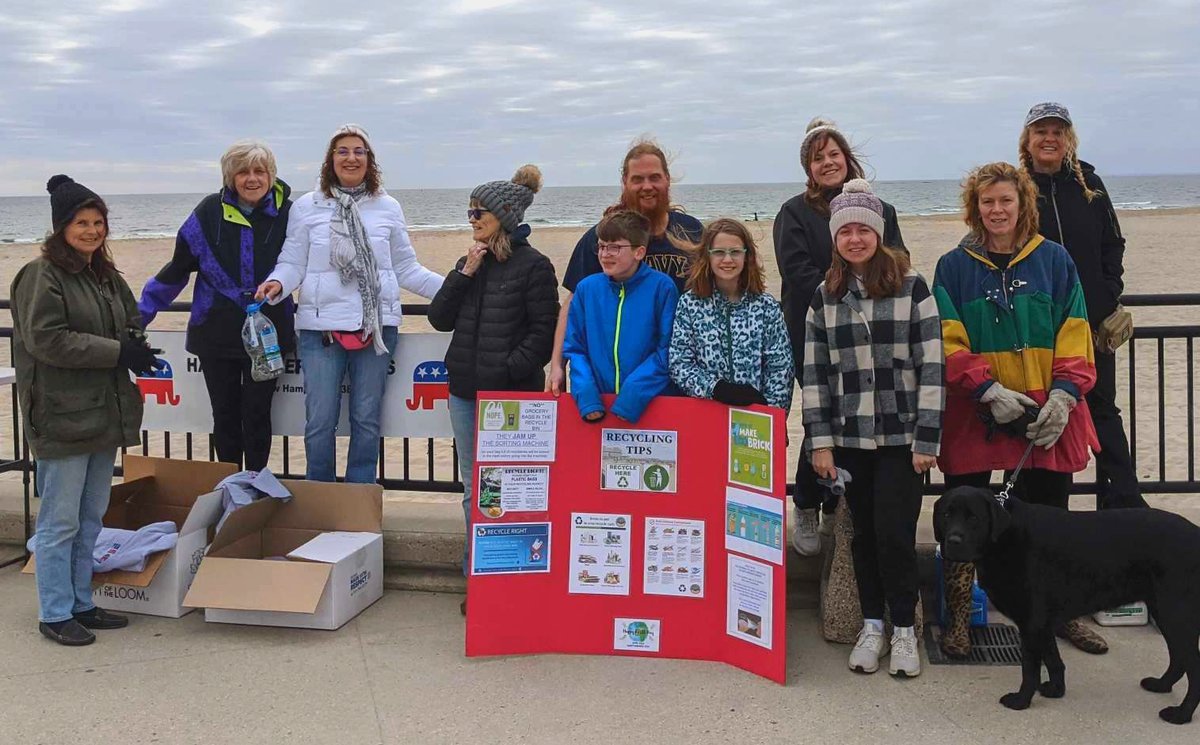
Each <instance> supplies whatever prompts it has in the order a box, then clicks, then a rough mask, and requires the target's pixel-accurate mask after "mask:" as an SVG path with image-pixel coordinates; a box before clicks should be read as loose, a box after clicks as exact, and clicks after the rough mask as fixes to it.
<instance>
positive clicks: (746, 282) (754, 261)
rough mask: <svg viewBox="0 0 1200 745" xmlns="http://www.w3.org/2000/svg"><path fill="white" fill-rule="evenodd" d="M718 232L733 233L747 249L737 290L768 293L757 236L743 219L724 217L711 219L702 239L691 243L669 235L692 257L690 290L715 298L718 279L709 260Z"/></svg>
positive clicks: (669, 237)
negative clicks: (714, 293) (756, 240)
mask: <svg viewBox="0 0 1200 745" xmlns="http://www.w3.org/2000/svg"><path fill="white" fill-rule="evenodd" d="M718 235H732V236H733V237H734V238H737V239H738V240H740V241H741V242H742V246H743V247H744V248H745V249H746V258H745V263H744V264H743V265H742V273H741V274H740V275H738V291H739V292H742V293H753V294H755V295H761V294H763V293H764V292H766V282H764V281H763V275H762V267H761V266H760V265H759V260H758V244H757V243H755V241H754V237H753V236H752V235H750V231H749V230H747V229H746V226H745V225H743V224H742V222H741V221H740V220H734V219H731V218H728V217H722V218H719V219H716V220H713V221H712V222H710V223H709V224H708V225H707V226H706V227H705V228H704V232H703V233H701V234H700V242H699V243H692V242H690V241H686V240H684V239H682V238H679V237H678V236H668V239H669V240H670V241H671V245H673V246H675V247H676V248H679V249H681V250H684V251H687V252H688V254H690V255H691V257H692V268H691V271H690V272H688V279H687V289H689V290H691V291H692V292H694V293H696V295H697V296H698V297H705V298H707V297H712V294H713V291H714V290H715V289H716V280H715V279H714V278H713V271H712V263H711V262H710V261H709V256H708V251H709V249H711V248H712V245H713V241H715V240H716V239H717V236H718Z"/></svg>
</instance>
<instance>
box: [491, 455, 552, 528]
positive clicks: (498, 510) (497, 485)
mask: <svg viewBox="0 0 1200 745" xmlns="http://www.w3.org/2000/svg"><path fill="white" fill-rule="evenodd" d="M475 483H477V484H478V485H479V491H478V494H479V511H480V512H482V513H483V514H484V515H487V516H488V517H501V516H502V515H504V513H506V512H545V511H546V510H547V509H548V506H549V503H550V466H481V467H480V468H479V472H478V479H477V481H476V482H475Z"/></svg>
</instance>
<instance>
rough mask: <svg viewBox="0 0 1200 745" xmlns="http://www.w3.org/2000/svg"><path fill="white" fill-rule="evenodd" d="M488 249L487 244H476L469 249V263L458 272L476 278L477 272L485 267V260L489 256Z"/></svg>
mask: <svg viewBox="0 0 1200 745" xmlns="http://www.w3.org/2000/svg"><path fill="white" fill-rule="evenodd" d="M487 252H488V247H487V244H486V243H476V244H475V245H474V246H471V247H470V248H468V249H467V261H466V263H465V264H463V268H462V269H459V270H458V271H459V272H461V273H463V274H465V275H467V276H468V277H473V276H475V272H477V271H478V270H479V267H480V266H482V265H483V258H484V257H485V256H487Z"/></svg>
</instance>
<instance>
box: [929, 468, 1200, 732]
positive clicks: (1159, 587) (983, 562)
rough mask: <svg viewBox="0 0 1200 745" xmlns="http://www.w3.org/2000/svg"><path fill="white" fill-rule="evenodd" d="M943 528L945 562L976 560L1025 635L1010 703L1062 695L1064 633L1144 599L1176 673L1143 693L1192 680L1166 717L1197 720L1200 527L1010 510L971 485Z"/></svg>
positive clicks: (1175, 519) (942, 518) (1156, 519)
mask: <svg viewBox="0 0 1200 745" xmlns="http://www.w3.org/2000/svg"><path fill="white" fill-rule="evenodd" d="M933 529H934V534H935V535H936V537H937V540H938V541H939V542H940V543H941V544H942V556H944V557H945V558H946V559H947V560H949V561H970V562H975V565H976V568H977V570H978V572H979V584H980V585H981V586H982V587H983V589H984V590H986V591H987V594H988V597H989V598H991V600H992V601H993V602H994V603H995V605H996V607H997V608H998V609H1000V612H1001V613H1003V614H1004V615H1006V616H1008V617H1009V618H1011V619H1012V620H1013V621H1014V622H1015V623H1016V624H1017V627H1018V628H1019V629H1020V631H1021V688H1020V690H1018V691H1015V692H1013V693H1008V694H1005V695H1004V696H1002V697H1001V698H1000V703H1002V704H1004V705H1005V706H1007V707H1008V708H1010V709H1024V708H1027V707H1028V706H1029V703H1030V701H1031V700H1032V699H1033V693H1034V691H1035V690H1036V691H1038V692H1039V693H1041V694H1042V695H1043V696H1046V697H1047V698H1060V697H1061V696H1062V695H1063V694H1064V693H1065V692H1066V685H1065V681H1064V675H1063V673H1064V670H1065V668H1064V666H1063V661H1062V658H1061V657H1060V656H1059V654H1058V643H1057V642H1056V640H1055V638H1054V629H1055V627H1056V626H1058V625H1060V624H1062V623H1064V622H1066V621H1069V620H1071V619H1073V618H1079V617H1080V616H1083V615H1086V614H1089V613H1095V612H1097V611H1100V610H1103V609H1106V608H1114V607H1116V606H1119V605H1124V604H1126V603H1132V602H1135V601H1138V600H1142V601H1145V603H1146V605H1147V606H1148V607H1149V609H1150V613H1151V615H1152V616H1153V617H1154V621H1155V623H1156V624H1157V625H1158V628H1159V631H1161V632H1162V635H1163V638H1164V639H1165V640H1166V642H1167V651H1168V652H1169V653H1170V664H1169V665H1168V666H1167V671H1166V672H1164V673H1163V674H1162V676H1161V677H1158V678H1143V679H1142V688H1145V689H1146V690H1147V691H1153V692H1155V693H1167V692H1169V691H1170V690H1171V687H1172V686H1173V685H1174V684H1175V683H1176V682H1177V681H1178V680H1179V679H1180V678H1181V677H1182V676H1183V675H1184V674H1185V673H1186V674H1187V676H1188V690H1187V694H1186V695H1185V696H1184V698H1183V703H1181V704H1180V705H1179V706H1168V707H1167V708H1165V709H1163V710H1162V711H1160V712H1159V713H1158V715H1159V716H1160V717H1162V719H1164V720H1165V721H1168V722H1170V723H1172V724H1184V723H1186V722H1190V721H1191V719H1192V714H1193V712H1195V710H1196V704H1197V703H1200V527H1197V526H1195V525H1193V524H1192V523H1191V522H1189V521H1188V520H1187V519H1185V518H1183V517H1181V516H1179V515H1175V514H1172V513H1170V512H1164V511H1162V510H1154V509H1133V510H1106V511H1103V512H1068V511H1067V510H1062V509H1056V508H1053V507H1044V506H1041V505H1035V504H1026V503H1024V502H1020V501H1018V500H1016V499H1012V500H1009V502H1008V505H1007V509H1005V507H1003V506H1001V504H1000V502H998V501H997V500H996V498H995V496H994V495H993V494H992V492H991V491H990V490H988V489H980V488H976V487H969V486H968V487H956V488H954V489H951V490H950V491H948V492H947V493H946V494H945V495H944V496H942V497H941V498H940V499H938V501H937V504H936V505H934V511H933ZM1043 664H1045V666H1046V671H1047V673H1049V680H1047V681H1045V682H1042V681H1041V672H1042V665H1043Z"/></svg>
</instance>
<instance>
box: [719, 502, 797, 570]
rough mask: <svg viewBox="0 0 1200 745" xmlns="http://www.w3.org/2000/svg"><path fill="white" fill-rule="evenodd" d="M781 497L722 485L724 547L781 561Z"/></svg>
mask: <svg viewBox="0 0 1200 745" xmlns="http://www.w3.org/2000/svg"><path fill="white" fill-rule="evenodd" d="M783 504H784V502H783V500H782V499H776V498H774V497H766V496H763V495H761V494H755V493H754V492H748V491H746V490H745V489H738V488H737V487H733V486H727V487H725V548H726V549H727V550H729V551H737V552H739V553H743V554H749V555H750V556H757V557H758V558H760V559H763V560H765V561H769V562H772V563H774V564H782V563H783V510H784V507H783Z"/></svg>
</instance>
